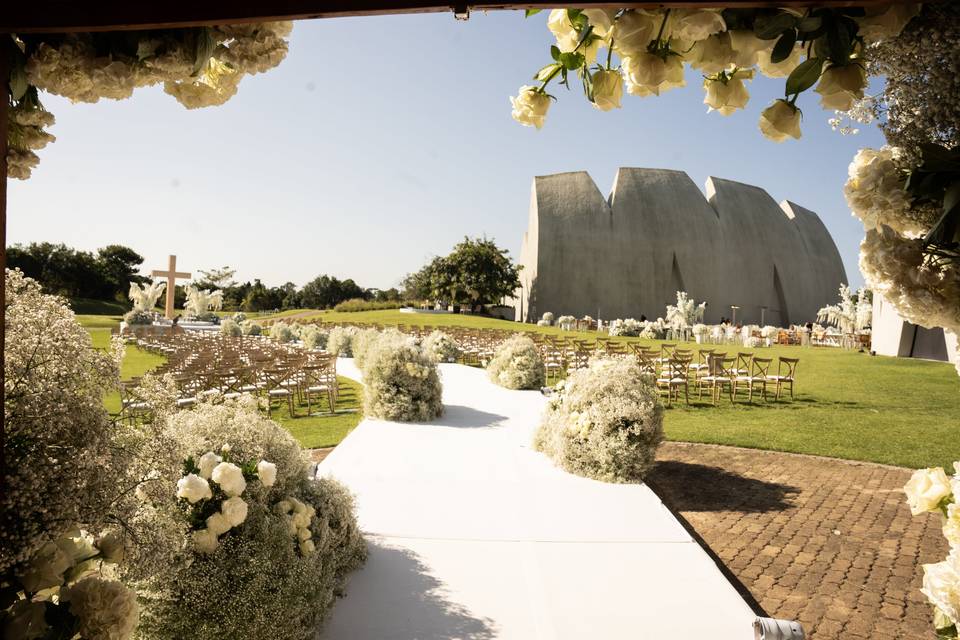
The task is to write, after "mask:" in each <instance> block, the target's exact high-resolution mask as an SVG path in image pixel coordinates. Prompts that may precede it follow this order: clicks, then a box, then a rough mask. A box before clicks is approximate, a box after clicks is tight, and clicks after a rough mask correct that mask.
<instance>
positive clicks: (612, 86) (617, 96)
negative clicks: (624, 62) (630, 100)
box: [593, 69, 623, 111]
mask: <svg viewBox="0 0 960 640" xmlns="http://www.w3.org/2000/svg"><path fill="white" fill-rule="evenodd" d="M622 98H623V78H622V77H621V76H620V73H619V72H617V71H612V70H611V71H608V70H606V69H601V70H600V71H597V72H596V73H594V74H593V106H595V107H596V108H597V109H600V111H610V110H611V109H619V108H620V100H621V99H622Z"/></svg>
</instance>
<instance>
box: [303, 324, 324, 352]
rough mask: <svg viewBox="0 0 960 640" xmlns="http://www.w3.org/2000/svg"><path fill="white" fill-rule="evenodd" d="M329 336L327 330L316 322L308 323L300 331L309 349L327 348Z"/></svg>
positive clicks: (304, 344) (305, 345) (304, 343)
mask: <svg viewBox="0 0 960 640" xmlns="http://www.w3.org/2000/svg"><path fill="white" fill-rule="evenodd" d="M327 337H328V336H327V332H326V331H323V330H322V329H321V328H320V327H318V326H317V325H315V324H308V325H307V326H305V327H304V328H303V329H302V330H301V331H300V339H301V340H303V346H304V347H306V348H307V349H325V348H326V347H327Z"/></svg>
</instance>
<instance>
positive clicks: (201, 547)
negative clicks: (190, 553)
mask: <svg viewBox="0 0 960 640" xmlns="http://www.w3.org/2000/svg"><path fill="white" fill-rule="evenodd" d="M191 537H192V538H193V546H194V547H196V549H197V552H199V553H213V552H214V551H216V550H217V547H219V546H220V541H219V540H217V534H215V533H214V532H213V531H211V530H210V529H200V531H194V532H193V535H192V536H191Z"/></svg>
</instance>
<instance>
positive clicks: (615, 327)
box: [608, 318, 645, 336]
mask: <svg viewBox="0 0 960 640" xmlns="http://www.w3.org/2000/svg"><path fill="white" fill-rule="evenodd" d="M644 327H645V324H644V323H643V322H640V321H639V320H635V319H633V318H627V319H626V320H621V319H619V318H618V319H616V320H614V321H613V322H611V323H610V328H609V329H608V333H609V334H610V335H611V336H638V335H640V332H642V331H643V330H644Z"/></svg>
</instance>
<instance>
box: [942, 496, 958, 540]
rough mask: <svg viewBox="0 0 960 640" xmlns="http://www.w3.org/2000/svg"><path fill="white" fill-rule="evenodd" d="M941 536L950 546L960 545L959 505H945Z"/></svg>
mask: <svg viewBox="0 0 960 640" xmlns="http://www.w3.org/2000/svg"><path fill="white" fill-rule="evenodd" d="M943 537H944V538H946V539H947V542H949V543H950V546H951V547H960V505H957V504H950V505H947V519H946V520H945V521H944V523H943Z"/></svg>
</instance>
